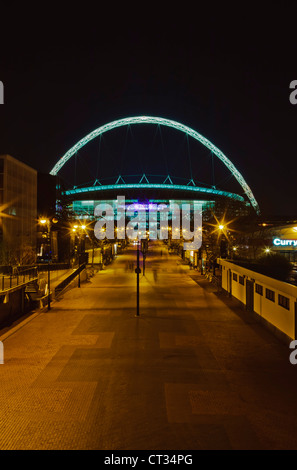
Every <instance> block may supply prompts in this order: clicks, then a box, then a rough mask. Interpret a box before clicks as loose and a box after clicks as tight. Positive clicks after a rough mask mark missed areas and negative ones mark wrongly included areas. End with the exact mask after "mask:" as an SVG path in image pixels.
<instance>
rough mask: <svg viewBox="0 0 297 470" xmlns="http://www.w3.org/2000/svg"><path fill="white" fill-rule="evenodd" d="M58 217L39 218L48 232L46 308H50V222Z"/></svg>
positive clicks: (53, 221)
mask: <svg viewBox="0 0 297 470" xmlns="http://www.w3.org/2000/svg"><path fill="white" fill-rule="evenodd" d="M57 222H58V219H56V218H55V217H53V218H52V219H45V218H41V219H40V220H39V223H40V224H41V225H43V226H45V225H47V234H48V259H47V267H48V269H47V286H48V295H47V309H48V310H50V309H51V276H50V260H51V228H52V224H56V223H57Z"/></svg>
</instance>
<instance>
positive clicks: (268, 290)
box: [266, 289, 275, 302]
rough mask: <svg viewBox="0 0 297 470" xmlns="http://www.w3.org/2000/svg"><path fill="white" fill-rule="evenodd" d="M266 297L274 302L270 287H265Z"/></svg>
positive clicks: (273, 294)
mask: <svg viewBox="0 0 297 470" xmlns="http://www.w3.org/2000/svg"><path fill="white" fill-rule="evenodd" d="M266 299H268V300H271V302H275V292H274V291H273V290H270V289H266Z"/></svg>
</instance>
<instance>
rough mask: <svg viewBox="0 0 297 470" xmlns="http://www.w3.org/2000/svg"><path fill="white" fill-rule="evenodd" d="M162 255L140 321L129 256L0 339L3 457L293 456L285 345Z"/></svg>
mask: <svg viewBox="0 0 297 470" xmlns="http://www.w3.org/2000/svg"><path fill="white" fill-rule="evenodd" d="M160 250H161V245H156V246H155V247H153V248H151V250H150V252H149V256H148V259H147V263H146V272H145V276H143V275H142V274H141V276H140V280H141V282H140V317H136V316H135V313H136V295H135V290H136V289H135V288H136V275H135V273H132V272H131V271H129V267H128V262H129V261H131V260H132V259H134V260H135V252H133V251H129V250H128V251H126V252H125V254H123V255H121V256H119V257H118V259H117V260H116V261H115V263H114V264H112V265H110V266H109V267H108V268H107V269H106V270H105V271H101V272H98V273H97V274H96V275H95V276H94V277H93V278H92V279H91V281H90V282H88V283H82V284H81V288H74V289H72V290H69V291H68V292H66V293H65V294H64V296H63V298H61V299H60V300H59V301H56V302H54V303H53V305H52V310H51V311H50V312H47V311H43V312H41V313H36V314H34V315H32V316H31V317H28V318H27V319H26V320H25V321H24V322H23V323H20V324H19V325H18V327H16V328H14V329H12V330H10V331H5V333H3V332H2V336H1V332H0V339H1V340H2V341H3V343H4V360H5V363H4V365H0V383H1V387H0V429H1V432H0V449H1V450H4V449H25V450H27V449H28V450H29V449H36V450H38V449H44V450H45V449H49V450H51V449H86V450H87V449H102V450H196V449H297V420H296V417H297V400H296V389H297V366H292V365H291V364H290V363H289V353H290V351H289V349H288V347H287V346H286V345H284V344H282V343H280V342H279V341H278V340H277V339H276V338H275V337H273V336H272V334H271V333H270V332H268V331H267V330H265V328H264V327H263V326H262V325H261V324H259V323H257V322H256V321H255V320H254V319H252V318H249V316H248V313H247V312H245V311H243V310H241V309H239V308H237V307H234V306H233V303H232V302H230V300H228V299H227V298H225V297H224V296H223V295H221V294H220V295H217V294H216V293H215V292H213V291H212V289H211V288H209V285H208V283H207V281H204V280H203V278H201V277H200V276H199V275H197V274H195V275H194V272H193V271H191V270H189V268H188V267H187V266H183V265H181V264H179V263H180V260H179V258H177V257H175V256H168V255H167V254H166V251H165V249H164V248H163V253H162V256H161V253H160ZM154 267H156V268H157V279H155V278H154V273H153V269H154ZM127 269H128V270H127ZM191 276H194V278H195V279H194V280H193V279H192V278H191ZM204 284H205V285H204Z"/></svg>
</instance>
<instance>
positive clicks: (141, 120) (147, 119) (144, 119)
mask: <svg viewBox="0 0 297 470" xmlns="http://www.w3.org/2000/svg"><path fill="white" fill-rule="evenodd" d="M132 124H158V125H162V126H167V127H171V128H173V129H176V130H178V131H181V132H184V133H185V134H186V135H189V136H190V137H193V139H195V140H197V141H198V142H200V143H201V144H202V145H204V146H205V147H207V148H208V149H210V150H211V152H212V153H214V155H216V156H217V157H218V158H219V159H220V160H221V161H222V162H223V163H224V164H225V165H226V167H227V168H228V170H229V171H230V172H231V173H232V174H233V176H234V177H235V178H236V180H237V181H238V183H239V184H240V185H241V187H242V189H243V190H244V192H245V194H246V196H247V198H248V199H249V200H250V202H251V205H252V206H253V208H254V209H255V211H256V212H257V213H260V209H259V205H258V203H257V201H256V199H255V197H254V195H253V193H252V191H251V189H250V187H249V186H248V184H247V183H246V181H245V179H244V178H243V176H242V175H241V173H240V172H239V171H238V170H237V168H236V167H235V166H234V165H233V163H232V162H231V161H230V160H229V158H227V157H226V155H224V153H223V152H221V150H219V149H218V148H217V147H216V146H215V145H214V144H212V143H211V142H210V141H209V140H208V139H206V138H205V137H203V136H202V135H201V134H199V133H198V132H197V131H195V130H193V129H191V128H190V127H188V126H185V125H184V124H181V123H179V122H176V121H172V120H170V119H165V118H160V117H151V116H136V117H130V118H124V119H119V120H117V121H112V122H110V123H108V124H105V125H104V126H101V127H98V128H97V129H95V130H94V131H92V132H91V133H90V134H88V135H86V136H85V137H84V138H83V139H81V140H80V141H79V142H77V143H76V144H75V145H74V146H73V147H72V148H71V149H70V150H68V152H66V153H65V155H64V156H63V157H61V158H60V159H59V160H58V162H57V163H56V165H55V166H54V167H53V169H52V170H51V172H50V174H51V175H56V174H57V173H58V172H59V171H60V170H61V168H62V167H63V166H64V165H65V163H66V162H67V161H68V160H69V159H70V158H71V157H72V156H73V155H75V153H76V152H78V150H80V149H81V148H82V147H83V146H84V145H86V144H87V143H88V142H90V141H91V140H93V139H95V138H96V137H98V136H100V135H102V134H104V133H105V132H108V131H110V130H112V129H116V128H118V127H122V126H129V125H132ZM126 187H127V186H126Z"/></svg>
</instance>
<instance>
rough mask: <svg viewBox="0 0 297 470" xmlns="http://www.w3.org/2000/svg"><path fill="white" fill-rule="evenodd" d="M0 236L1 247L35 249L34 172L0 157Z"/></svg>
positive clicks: (13, 159) (7, 158)
mask: <svg viewBox="0 0 297 470" xmlns="http://www.w3.org/2000/svg"><path fill="white" fill-rule="evenodd" d="M0 205H1V206H2V216H0V219H1V226H2V231H1V235H2V236H1V238H2V241H3V246H4V247H5V249H19V250H20V249H21V248H22V247H25V246H32V248H33V249H34V250H35V248H36V219H37V171H36V170H34V169H33V168H30V167H29V166H28V165H25V164H24V163H22V162H20V161H18V160H16V159H15V158H13V157H11V156H10V155H1V156H0Z"/></svg>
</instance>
